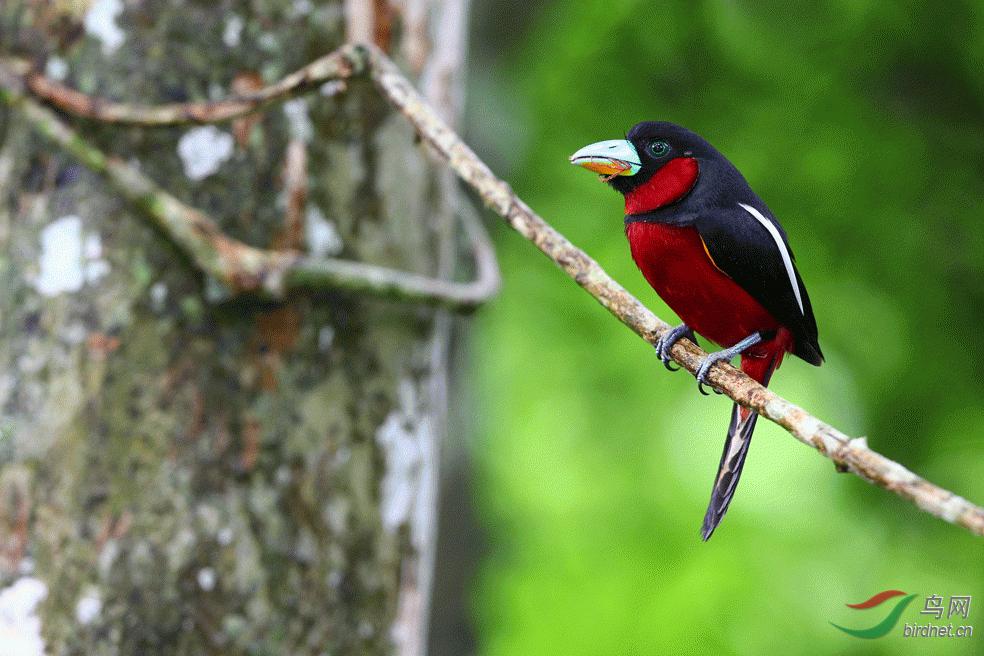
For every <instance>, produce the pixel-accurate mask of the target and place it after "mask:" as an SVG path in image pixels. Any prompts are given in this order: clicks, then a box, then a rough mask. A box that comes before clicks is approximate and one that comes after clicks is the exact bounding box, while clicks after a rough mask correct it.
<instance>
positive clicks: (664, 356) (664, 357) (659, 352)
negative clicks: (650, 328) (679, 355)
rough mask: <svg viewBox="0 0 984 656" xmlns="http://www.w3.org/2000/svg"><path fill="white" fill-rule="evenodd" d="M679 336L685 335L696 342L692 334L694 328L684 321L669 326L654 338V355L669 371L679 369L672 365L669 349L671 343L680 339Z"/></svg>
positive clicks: (671, 345)
mask: <svg viewBox="0 0 984 656" xmlns="http://www.w3.org/2000/svg"><path fill="white" fill-rule="evenodd" d="M681 337H686V338H687V339H689V340H690V341H691V342H694V343H697V339H696V338H695V336H694V330H693V328H691V327H690V326H688V325H687V324H685V323H681V324H680V325H679V326H675V327H673V328H670V329H669V330H667V331H666V332H665V333H663V336H662V337H660V338H659V339H658V340H656V357H658V358H659V359H660V360H661V361H662V362H663V366H664V367H666V368H667V369H669V370H670V371H679V370H680V367H678V366H673V358H672V357H670V349H671V348H673V345H674V344H676V343H677V342H678V341H680V338H681Z"/></svg>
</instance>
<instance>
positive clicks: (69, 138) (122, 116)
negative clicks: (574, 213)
mask: <svg viewBox="0 0 984 656" xmlns="http://www.w3.org/2000/svg"><path fill="white" fill-rule="evenodd" d="M11 70H12V69H11V68H9V67H8V69H7V70H6V71H4V67H2V66H0V96H2V97H4V99H6V100H7V102H8V103H11V104H12V105H15V106H17V107H19V108H20V109H21V111H22V113H23V114H24V115H25V116H26V117H27V118H28V120H30V121H31V123H32V125H34V127H35V129H36V130H38V132H40V133H42V134H44V135H45V136H47V137H48V138H49V139H52V140H53V141H54V142H55V143H57V144H58V145H60V146H61V147H63V148H65V149H66V150H68V151H69V152H72V153H73V154H74V155H75V156H76V157H78V158H79V159H80V160H81V161H82V162H83V163H85V164H87V165H88V166H90V167H91V168H93V169H94V170H96V171H98V172H100V173H102V174H103V175H104V176H106V178H107V179H108V180H109V181H110V183H111V184H112V185H113V187H114V188H115V189H117V191H118V192H119V193H121V195H123V196H124V197H125V198H127V199H128V200H130V201H131V202H133V203H134V204H136V205H138V206H140V207H142V208H143V209H144V210H145V211H147V212H148V213H150V214H151V215H152V216H154V218H155V221H157V222H158V224H159V225H161V227H163V228H164V229H165V230H167V231H168V232H169V234H172V235H173V236H174V237H175V239H176V241H178V242H179V243H181V244H184V246H185V248H186V249H187V250H188V251H189V252H191V253H192V254H193V259H194V260H195V262H196V264H198V265H199V266H202V268H203V269H205V270H206V271H209V272H210V273H214V274H218V277H220V279H225V280H232V281H233V282H235V281H236V280H238V279H239V277H243V278H245V279H246V280H247V281H253V283H254V286H255V285H259V284H261V283H262V284H263V285H265V286H266V287H267V288H268V289H270V290H271V291H272V292H274V293H278V292H282V290H283V289H285V288H289V287H305V286H307V285H315V286H317V285H321V284H339V285H343V286H346V287H348V288H351V289H356V290H360V291H361V290H364V291H374V292H376V293H380V292H382V293H393V294H397V295H400V296H402V297H404V298H408V299H415V300H422V301H429V302H447V303H450V304H456V303H460V304H464V305H468V304H470V303H474V302H476V299H477V298H480V297H481V298H484V296H483V294H487V293H488V291H489V289H494V287H495V286H496V284H497V283H496V284H492V283H494V282H495V281H496V280H497V275H495V274H494V273H493V270H494V268H493V267H494V257H493V256H492V255H491V250H490V247H488V248H487V240H486V241H484V242H483V240H482V239H476V238H475V237H476V236H475V235H474V234H473V235H472V241H473V244H474V245H475V246H474V248H475V253H476V259H477V260H478V268H479V271H480V275H479V279H478V280H477V281H476V282H475V283H471V285H474V286H469V285H461V284H459V283H450V282H446V281H439V280H438V281H435V280H429V279H424V278H421V277H419V276H412V275H410V274H401V275H399V276H394V275H393V274H394V272H392V271H390V270H383V271H375V272H373V271H372V269H366V268H365V267H367V266H368V265H362V264H356V263H349V262H339V261H333V262H316V261H312V260H309V259H305V258H302V257H300V256H299V255H297V254H290V253H284V252H276V251H261V250H258V249H253V248H251V247H249V246H246V245H245V244H241V243H239V242H234V241H233V240H230V239H228V238H227V237H225V236H224V235H222V234H221V233H220V232H218V229H217V227H216V226H215V224H214V222H211V220H209V219H207V217H205V216H204V215H202V214H201V213H200V212H197V211H196V210H193V209H191V208H186V207H184V206H180V203H179V202H178V201H177V200H176V199H174V198H173V197H171V196H169V195H168V194H166V192H164V191H163V190H160V189H159V188H157V187H156V185H154V183H153V182H151V181H149V180H147V179H146V178H144V177H143V176H141V175H140V174H139V173H138V172H136V171H135V170H133V169H131V168H128V167H126V166H125V165H124V164H122V163H119V162H116V161H115V160H111V159H110V158H107V157H105V156H104V155H103V154H102V153H100V152H99V151H97V150H95V149H94V148H92V147H91V146H88V145H87V144H85V143H84V142H83V141H82V140H81V139H80V138H79V137H78V136H77V135H75V133H74V132H72V131H71V130H70V129H69V128H68V127H67V126H64V125H63V124H62V123H61V121H60V120H59V119H58V118H57V117H56V116H55V115H54V114H53V113H52V112H50V110H47V109H45V108H44V107H41V106H40V105H38V104H37V103H36V102H35V101H33V100H30V99H28V98H25V97H24V96H23V95H22V93H21V92H20V91H19V90H18V88H17V84H16V82H18V80H19V79H20V78H18V77H17V76H16V75H13V74H12V73H11V72H10V71H11ZM364 73H368V75H369V76H370V78H371V79H372V80H373V82H374V83H375V84H376V86H377V87H378V88H379V89H380V91H381V92H382V93H383V95H384V96H385V97H386V98H387V99H388V100H389V102H391V103H392V104H393V105H394V106H395V107H396V108H397V109H398V110H399V111H400V112H401V113H402V114H403V115H404V116H405V117H406V118H407V119H408V120H409V121H410V123H411V124H412V125H413V126H414V128H415V129H416V130H417V132H418V133H419V134H420V136H421V137H422V138H423V139H424V141H426V142H427V143H428V144H429V145H430V147H431V148H432V149H433V151H434V152H435V153H437V154H438V155H439V156H440V157H441V158H442V159H444V160H445V161H446V162H447V163H448V164H449V165H450V166H451V168H452V169H453V170H454V171H455V173H456V174H457V175H458V176H459V177H460V178H461V179H462V180H464V181H465V182H467V183H468V184H469V185H470V186H472V187H473V188H474V189H475V190H476V191H477V192H478V194H479V195H480V196H481V197H482V199H483V200H484V201H485V202H486V204H487V205H488V206H489V207H491V208H492V209H493V210H494V211H495V212H496V213H497V214H499V215H500V216H502V217H503V218H504V219H505V220H506V221H507V222H508V223H509V225H510V226H512V227H513V228H514V229H515V230H516V231H517V232H519V233H520V234H521V235H523V236H524V237H526V238H527V239H529V240H530V241H532V242H533V243H534V244H535V245H536V246H537V247H538V248H539V249H540V250H542V251H543V252H544V253H545V254H546V255H547V257H549V258H550V259H551V260H553V261H554V262H555V263H556V264H557V266H559V267H560V268H561V269H562V270H564V271H565V272H566V273H567V274H568V275H570V276H571V278H573V279H574V280H575V281H576V282H577V283H578V284H579V285H580V286H581V287H583V288H584V289H585V290H586V291H587V292H588V293H589V294H591V295H592V296H594V297H595V298H596V299H597V300H598V302H600V303H601V304H602V305H603V306H605V308H607V309H608V310H609V311H610V312H611V313H612V314H614V315H615V316H616V317H617V318H618V319H619V320H620V321H622V322H623V323H624V324H625V325H626V326H628V327H629V328H631V329H632V330H634V331H635V332H636V333H637V334H638V335H639V336H641V337H642V338H643V339H645V340H646V341H647V342H649V343H650V344H655V342H656V340H657V339H658V338H659V336H660V335H662V334H663V332H665V331H666V330H668V329H669V325H668V324H666V323H665V322H663V321H661V320H660V319H659V318H657V317H656V316H655V315H654V314H653V313H652V312H650V311H649V310H648V309H647V308H645V307H644V306H643V305H642V304H641V303H640V302H639V301H638V300H636V299H635V298H634V297H633V296H632V295H631V294H629V293H628V292H627V291H626V290H625V289H624V288H622V286H621V285H619V284H618V283H617V282H615V281H614V280H613V279H612V278H611V277H609V276H608V274H606V273H605V271H604V270H603V269H602V268H601V267H600V266H599V265H598V263H597V262H595V261H594V260H593V259H591V258H590V257H588V256H587V254H585V253H584V252H583V251H581V250H580V249H578V248H577V247H575V246H574V245H573V244H571V243H570V242H569V241H568V240H567V239H566V238H565V237H564V236H563V235H561V234H560V233H559V232H557V231H556V230H554V229H553V228H552V227H551V226H550V225H549V224H547V223H546V222H545V221H544V220H543V219H541V218H540V217H539V216H538V215H537V214H536V213H535V212H533V210H531V209H530V208H529V206H527V205H526V203H524V202H523V201H522V200H521V199H520V198H518V197H517V196H516V195H515V194H514V193H513V192H512V190H511V189H510V188H509V185H507V184H506V183H505V182H503V181H502V180H500V179H499V178H497V177H496V176H495V174H493V173H492V171H491V170H490V169H489V168H488V166H486V165H485V164H484V163H483V162H482V161H481V160H480V159H479V158H478V156H476V155H475V153H474V152H473V151H472V150H471V149H470V148H469V147H468V146H467V145H466V144H465V143H464V142H463V141H462V140H461V139H460V138H459V137H458V135H457V134H455V132H454V131H452V130H451V129H450V128H449V127H448V126H447V125H446V124H445V123H444V122H443V121H442V120H441V119H440V118H439V117H438V116H437V114H436V113H435V112H434V110H433V109H431V107H430V106H429V105H428V104H427V103H426V102H425V101H424V100H423V98H422V97H421V96H420V95H419V94H418V93H417V91H416V90H415V89H414V88H413V86H412V84H411V83H410V82H409V81H408V80H407V79H406V78H405V77H404V76H403V74H402V73H401V72H400V71H399V69H398V68H397V67H396V65H395V64H393V62H391V61H390V60H389V59H388V58H387V57H386V56H385V55H384V54H383V53H382V52H381V51H380V50H378V49H377V48H376V47H374V46H372V45H346V46H344V47H342V48H340V49H339V50H337V51H335V52H334V53H332V54H331V55H328V56H327V57H324V58H321V59H319V60H317V61H316V62H314V63H312V64H311V65H309V66H307V67H305V68H304V69H301V71H298V72H297V73H295V74H293V75H291V76H288V77H286V78H284V80H281V81H280V82H278V83H276V84H274V85H271V86H269V87H265V88H264V89H262V90H260V91H259V92H257V93H256V94H253V95H251V96H249V97H247V98H238V99H233V100H229V101H223V102H220V103H193V104H190V105H185V106H177V105H173V106H166V107H164V108H157V109H155V108H152V107H151V108H140V111H136V109H135V108H133V107H128V106H119V105H115V104H111V103H100V102H93V101H91V99H89V100H86V97H74V96H72V95H71V94H66V93H65V92H64V89H59V90H57V92H50V91H49V92H45V93H47V95H46V96H45V97H46V98H47V99H48V100H49V101H51V102H54V103H58V104H59V106H60V107H62V108H63V109H66V110H68V111H75V112H76V113H78V110H80V109H84V108H86V107H87V108H88V110H86V112H85V113H83V114H82V115H84V116H88V117H89V118H96V119H97V120H109V121H113V122H134V123H138V124H142V125H163V124H166V123H178V122H187V121H195V122H209V121H219V120H227V119H229V118H233V117H235V116H240V115H242V114H246V113H249V112H250V111H255V110H256V109H257V108H259V107H261V106H263V105H264V104H267V103H269V102H273V101H274V100H278V99H282V98H284V97H286V96H287V95H289V94H293V93H295V92H300V91H303V90H306V89H309V88H311V86H312V85H315V84H324V83H326V82H330V81H336V82H338V83H340V84H343V83H344V81H345V80H346V79H347V78H349V77H354V76H357V75H360V74H364ZM31 88H37V89H40V90H41V91H42V92H44V89H45V87H44V86H43V85H40V86H39V85H38V82H37V79H36V78H35V79H34V82H33V86H32V87H31ZM5 89H6V91H5ZM36 92H37V91H36ZM73 93H76V92H73ZM80 96H81V95H80ZM176 203H177V204H178V205H175V204H176ZM172 213H181V214H184V215H185V216H184V218H182V219H180V220H177V219H175V218H174V217H173V216H172ZM195 231H201V232H204V233H206V234H208V235H209V238H208V240H206V242H204V243H198V242H196V241H195V237H194V234H190V233H194V232H195ZM230 252H231V255H230ZM223 258H225V259H223ZM483 258H484V259H483ZM489 260H492V264H491V265H490V264H489ZM483 263H484V264H483ZM367 272H370V273H367ZM384 272H389V273H388V274H387V273H384ZM395 273H399V272H395ZM483 281H484V282H483ZM490 281H491V282H490ZM483 285H484V286H483ZM240 286H242V285H240ZM671 355H672V356H673V359H674V360H676V362H678V363H679V364H680V365H682V366H683V367H684V368H686V369H687V370H688V371H689V372H690V373H692V374H695V373H696V371H697V368H698V366H699V365H700V362H701V361H702V360H703V358H704V356H705V355H706V353H705V352H704V351H702V350H701V349H700V348H698V347H697V346H696V345H694V344H693V343H692V342H690V341H688V340H685V339H683V340H680V341H678V342H677V343H676V344H675V345H674V346H673V348H672V350H671ZM708 378H709V379H710V381H711V383H712V384H713V385H714V386H715V387H717V388H718V389H720V390H722V391H723V392H724V393H725V394H727V395H728V396H729V397H731V398H732V399H734V400H735V401H736V402H738V403H740V404H742V405H744V406H746V407H749V408H751V409H753V410H755V411H756V412H758V413H759V414H760V415H762V416H763V417H765V418H766V419H769V420H770V421H773V422H775V423H777V424H779V425H780V426H782V427H783V428H785V429H786V430H787V431H789V432H790V433H791V434H792V435H793V436H794V437H795V438H796V439H798V440H799V441H801V442H803V443H804V444H806V445H808V446H811V447H813V448H814V449H816V450H817V451H819V452H820V453H821V454H822V455H824V456H826V457H827V458H830V459H831V460H833V461H834V462H835V463H836V464H837V466H838V468H840V469H843V470H846V471H851V472H853V473H854V474H856V475H858V476H859V477H861V478H862V479H864V480H866V481H868V482H869V483H871V484H873V485H877V486H878V487H881V488H884V489H886V490H890V491H892V492H894V493H895V494H897V495H899V496H900V497H902V498H904V499H907V500H909V501H912V502H913V503H915V504H916V505H917V506H918V507H919V508H921V509H922V510H924V511H926V512H928V513H930V514H932V515H935V516H936V517H939V518H940V519H943V520H945V521H947V522H950V523H952V524H955V525H957V526H962V527H964V528H966V529H967V530H969V531H970V532H971V533H973V534H975V535H979V536H984V509H982V508H981V507H979V506H977V505H974V504H972V503H970V502H969V501H967V500H966V499H963V498H962V497H960V496H957V495H955V494H953V493H952V492H949V491H947V490H945V489H943V488H941V487H939V486H937V485H934V484H932V483H930V482H929V481H927V480H925V479H923V478H921V477H919V476H917V475H916V474H914V473H913V472H911V471H909V470H908V469H906V468H905V467H903V466H902V465H900V464H899V463H897V462H894V461H892V460H889V459H888V458H886V457H884V456H882V455H880V454H878V453H876V452H874V451H872V450H871V449H869V448H868V446H867V443H866V440H865V439H864V438H857V439H851V438H850V437H848V436H847V435H845V434H844V433H842V432H840V431H838V430H837V429H835V428H833V427H832V426H830V425H828V424H826V423H824V422H822V421H820V420H819V419H817V418H816V417H813V416H812V415H810V414H809V413H807V412H806V411H805V410H803V409H802V408H800V407H798V406H796V405H794V404H792V403H790V402H789V401H786V400H785V399H783V398H782V397H780V396H779V395H777V394H776V393H775V392H773V391H771V390H769V389H767V388H765V387H762V386H761V385H759V384H758V383H756V382H755V381H753V380H752V379H751V378H749V377H748V376H746V375H745V374H743V373H742V372H741V371H740V370H738V369H736V368H734V367H732V366H731V365H730V364H718V365H715V366H714V367H712V368H711V371H710V374H709V376H708Z"/></svg>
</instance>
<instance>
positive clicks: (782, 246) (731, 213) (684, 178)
mask: <svg viewBox="0 0 984 656" xmlns="http://www.w3.org/2000/svg"><path fill="white" fill-rule="evenodd" d="M571 162H572V163H574V164H578V165H580V166H583V167H584V168H586V169H588V170H590V171H594V172H596V173H599V174H600V177H601V178H602V180H604V181H605V182H607V183H608V184H610V185H611V186H612V187H614V188H615V189H616V190H618V191H619V192H621V193H622V195H624V196H625V214H626V216H625V234H626V236H627V237H628V238H629V246H630V247H631V249H632V258H633V259H634V260H635V262H636V264H637V265H638V266H639V269H641V270H642V275H644V276H645V277H646V280H647V281H649V284H650V285H652V286H653V289H655V290H656V293H657V294H659V295H660V298H662V299H663V300H664V301H665V302H666V304H667V305H669V306H670V308H671V309H672V310H673V311H674V312H676V313H677V315H679V317H680V319H682V320H683V322H684V323H683V324H681V325H679V326H677V327H676V328H673V329H672V330H670V331H668V332H667V333H666V334H665V335H663V337H662V338H660V340H659V341H658V342H657V344H656V354H657V355H658V356H659V358H660V359H661V360H662V361H663V363H664V364H665V365H666V367H667V368H668V369H672V366H671V364H670V361H671V359H670V354H669V351H670V347H672V346H673V344H674V343H675V342H676V341H677V340H678V339H680V338H681V337H684V336H686V337H688V338H690V339H693V338H694V331H696V332H698V333H700V334H701V335H703V336H704V337H706V338H707V339H709V340H711V341H713V342H716V343H717V344H720V345H721V346H723V347H724V350H722V351H719V352H717V353H712V354H711V355H709V356H708V357H707V358H706V359H705V360H704V361H703V362H702V363H701V366H700V369H699V371H698V375H697V381H698V389H699V390H700V391H701V392H702V393H704V394H706V392H704V389H703V385H709V383H708V382H707V372H708V371H709V370H710V368H711V366H713V365H714V363H715V362H719V361H722V360H730V359H731V358H733V357H734V356H735V355H738V354H741V369H742V371H744V372H745V373H746V374H748V375H749V376H751V377H752V378H753V379H755V380H756V381H758V382H759V383H761V384H762V385H768V384H769V379H770V378H771V376H772V372H773V371H775V369H776V368H777V367H778V366H779V365H780V363H781V362H782V358H783V356H784V355H785V354H786V353H792V354H793V355H796V356H799V357H801V358H803V359H804V360H806V361H807V362H809V363H810V364H813V365H818V366H819V365H820V363H821V362H822V361H823V353H821V352H820V344H819V343H818V341H817V322H816V319H814V317H813V308H812V307H811V305H810V297H809V296H808V295H807V293H806V287H804V286H803V281H802V279H800V275H799V272H798V271H797V270H796V265H795V264H794V259H793V252H792V251H791V250H790V248H789V243H788V240H787V238H786V232H785V231H784V230H783V229H782V226H780V225H779V222H778V221H776V218H775V217H774V216H773V215H772V212H770V211H769V208H768V207H766V206H765V203H763V202H762V200H761V199H760V198H759V197H758V196H756V195H755V192H753V191H752V190H751V188H750V187H749V186H748V183H747V182H746V181H745V178H744V177H743V176H742V174H741V173H739V172H738V169H736V168H735V167H734V165H733V164H732V163H731V162H729V161H728V160H727V159H726V158H725V157H724V155H722V154H721V153H719V152H718V151H717V150H715V149H714V147H713V146H711V144H709V143H707V141H705V140H704V139H703V138H701V137H700V136H698V135H697V134H694V133H693V132H691V131H690V130H687V129H686V128H682V127H680V126H679V125H674V124H673V123H666V122H656V121H648V122H645V123H639V124H638V125H636V126H635V127H633V128H632V129H631V130H630V131H629V134H628V136H627V137H626V138H625V139H624V140H623V139H617V140H612V141H602V142H599V143H595V144H591V145H590V146H585V147H584V148H582V149H581V150H579V151H577V152H576V153H574V154H573V155H572V156H571ZM715 391H717V390H715ZM757 417H758V415H757V414H755V413H754V412H752V411H750V410H748V409H747V408H743V407H741V406H739V405H738V404H737V403H736V404H735V406H734V409H733V410H732V411H731V425H730V426H729V427H728V437H727V439H726V440H725V443H724V453H723V454H722V456H721V464H720V466H719V467H718V474H717V478H716V479H715V480H714V489H713V491H712V493H711V502H710V505H709V506H708V508H707V514H706V515H705V516H704V525H703V528H701V536H702V537H703V538H704V539H705V540H707V539H708V538H710V537H711V534H712V533H713V532H714V529H715V527H717V525H718V523H719V522H720V521H721V518H722V517H724V513H725V512H727V510H728V504H729V503H730V502H731V497H732V496H734V493H735V487H736V486H737V485H738V478H739V476H741V468H742V465H743V464H744V462H745V456H746V455H747V453H748V445H749V443H750V441H751V438H752V431H753V430H754V428H755V420H756V418H757Z"/></svg>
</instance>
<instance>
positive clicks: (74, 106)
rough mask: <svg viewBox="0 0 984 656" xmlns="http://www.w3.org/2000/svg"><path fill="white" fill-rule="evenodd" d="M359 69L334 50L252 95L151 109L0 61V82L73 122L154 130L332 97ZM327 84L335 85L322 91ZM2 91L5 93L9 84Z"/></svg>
mask: <svg viewBox="0 0 984 656" xmlns="http://www.w3.org/2000/svg"><path fill="white" fill-rule="evenodd" d="M359 64H361V60H353V59H352V58H350V57H348V56H346V53H345V52H344V50H336V51H335V52H333V53H331V54H329V55H326V56H324V57H321V58H320V59H316V60H315V61H313V62H311V63H310V64H308V65H307V66H305V67H304V68H301V69H299V70H297V71H295V72H293V73H291V74H290V75H287V76H286V77H284V78H283V79H281V80H279V81H277V82H275V83H273V84H270V85H268V86H265V87H262V88H261V89H258V90H257V91H256V92H254V93H250V94H247V95H241V96H237V97H235V98H228V99H226V100H219V101H203V102H190V103H172V104H168V105H152V106H144V105H133V104H129V103H120V102H113V101H110V100H106V99H104V98H99V97H97V96H90V95H87V94H84V93H81V92H79V91H77V90H75V89H72V88H71V87H68V86H66V85H64V84H62V83H61V82H57V81H55V80H52V79H51V78H50V77H47V76H46V75H43V74H41V73H38V72H28V71H27V68H26V65H25V63H24V62H22V61H18V60H11V59H5V60H0V81H2V80H4V79H5V78H6V79H9V80H14V79H18V78H20V82H19V85H20V86H22V87H24V88H26V89H27V90H29V91H30V92H31V93H32V94H33V95H34V96H36V97H38V98H41V99H44V100H46V101H47V102H49V103H51V104H52V105H54V106H55V107H58V108H59V109H61V110H63V111H66V112H69V113H71V114H74V115H75V116H79V117H82V118H87V119H91V120H94V121H99V122H100V123H116V124H123V125H140V126H144V127H159V126H164V125H178V124H183V123H218V122H221V121H229V120H232V119H234V118H239V117H241V116H245V115H246V114H250V113H252V112H255V111H257V110H259V109H262V108H263V107H265V106H267V105H270V104H272V103H275V102H278V101H280V100H284V99H286V98H288V97H291V96H294V95H297V94H298V93H302V92H305V91H308V90H310V89H312V88H314V87H323V88H324V89H325V94H326V95H335V94H337V93H340V92H342V91H344V90H345V89H346V85H345V83H344V80H346V79H348V78H350V77H352V76H353V75H356V74H358V73H361V72H362V70H361V69H358V68H354V67H353V66H358V65H359ZM4 69H6V70H5V71H4ZM3 73H5V74H3ZM330 82H335V83H337V84H335V85H330V86H327V87H325V86H324V85H327V84H328V83H330ZM6 86H8V88H10V84H7V85H6Z"/></svg>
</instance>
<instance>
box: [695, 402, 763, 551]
mask: <svg viewBox="0 0 984 656" xmlns="http://www.w3.org/2000/svg"><path fill="white" fill-rule="evenodd" d="M756 419H758V414H756V413H755V412H752V411H751V410H749V409H748V408H743V407H741V406H740V405H738V404H737V403H736V404H735V407H734V408H732V409H731V424H730V425H729V426H728V437H727V439H725V441H724V453H723V454H721V464H720V465H718V474H717V478H716V479H714V489H713V490H712V491H711V503H710V505H708V506H707V514H706V515H704V526H703V527H701V529H700V536H701V537H702V538H703V539H704V540H705V541H706V540H707V539H709V538H710V537H711V534H712V533H714V529H715V528H717V525H718V524H720V523H721V519H723V518H724V513H726V512H728V504H729V503H731V497H733V496H734V495H735V488H737V487H738V478H739V477H740V476H741V468H742V467H743V466H744V465H745V456H747V455H748V445H749V444H751V443H752V431H754V430H755V420H756Z"/></svg>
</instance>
